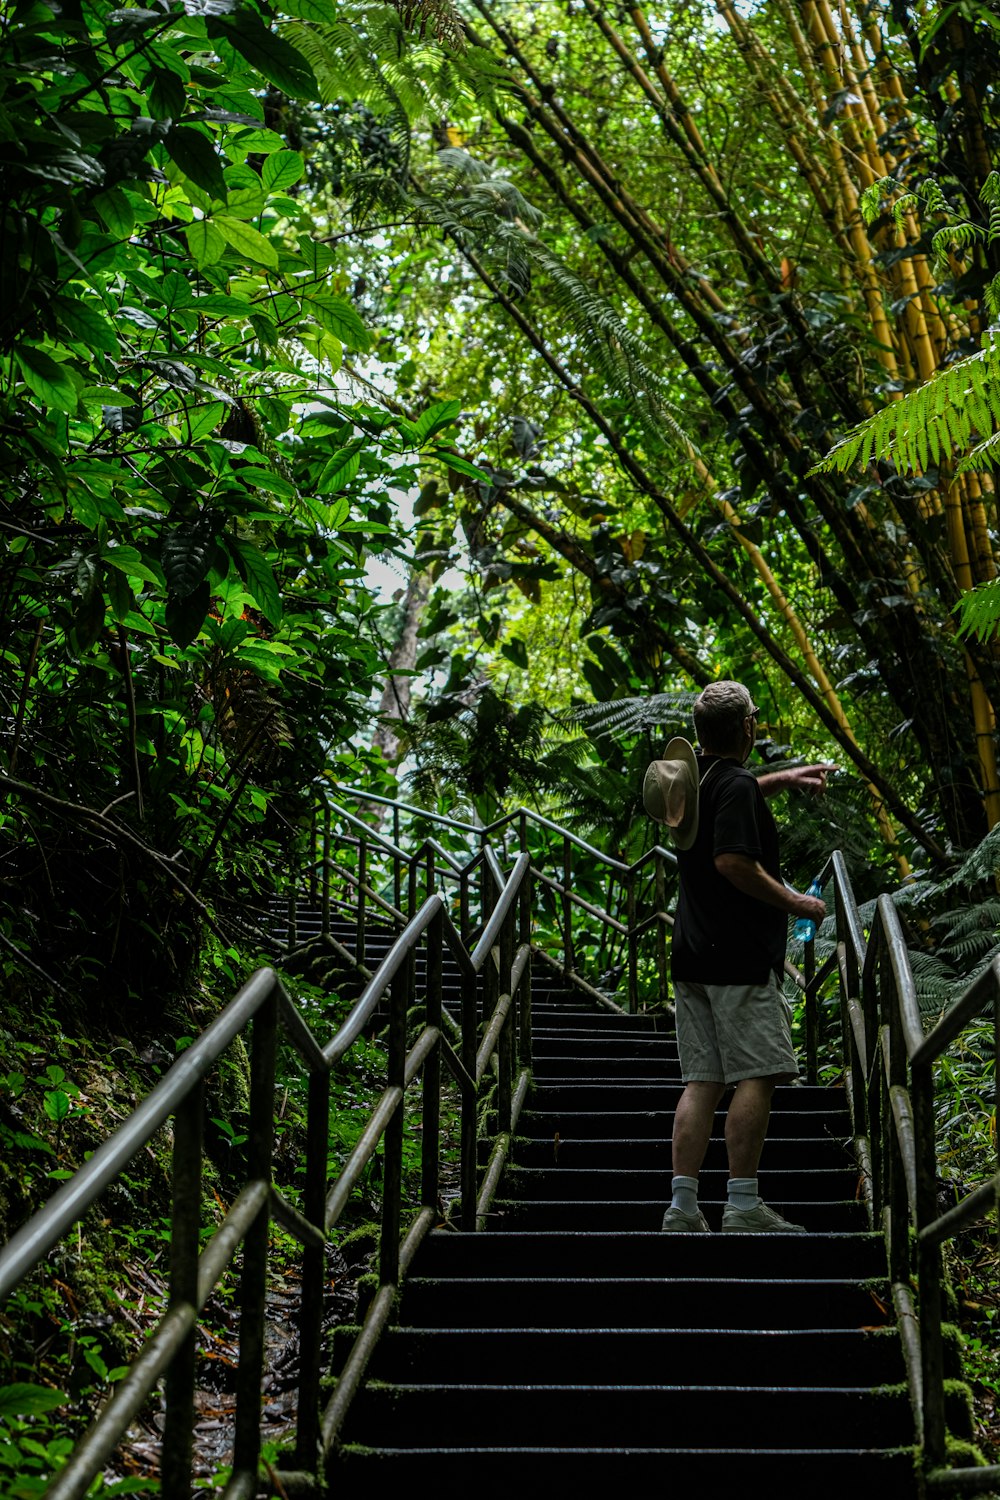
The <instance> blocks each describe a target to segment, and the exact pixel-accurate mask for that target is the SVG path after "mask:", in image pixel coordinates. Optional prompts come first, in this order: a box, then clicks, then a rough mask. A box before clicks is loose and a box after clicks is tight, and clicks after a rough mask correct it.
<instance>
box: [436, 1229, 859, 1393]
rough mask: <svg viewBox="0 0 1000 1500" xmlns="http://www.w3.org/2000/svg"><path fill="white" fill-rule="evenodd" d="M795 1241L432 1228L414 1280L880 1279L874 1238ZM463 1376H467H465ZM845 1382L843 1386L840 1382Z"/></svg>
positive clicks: (770, 1237) (777, 1237) (780, 1237)
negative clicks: (514, 1270) (515, 1275)
mask: <svg viewBox="0 0 1000 1500" xmlns="http://www.w3.org/2000/svg"><path fill="white" fill-rule="evenodd" d="M807 1246H808V1248H805V1247H804V1245H803V1241H802V1237H801V1236H798V1235H787V1234H786V1235H770V1234H748V1235H728V1234H725V1235H724V1234H698V1235H691V1234H662V1233H660V1232H658V1231H652V1232H649V1233H645V1234H643V1233H637V1232H632V1233H627V1232H620V1231H611V1232H607V1231H606V1232H604V1233H601V1232H599V1231H595V1232H592V1233H589V1234H587V1233H572V1232H566V1233H558V1232H551V1231H550V1232H549V1233H544V1232H540V1233H517V1232H513V1233H511V1232H508V1233H499V1232H493V1233H490V1232H488V1231H487V1232H481V1233H479V1234H460V1233H456V1232H455V1231H453V1230H445V1229H442V1230H434V1231H433V1232H432V1233H431V1234H429V1235H428V1236H427V1238H426V1239H425V1240H424V1242H423V1244H422V1245H421V1247H420V1249H419V1250H418V1252H417V1256H416V1259H415V1260H414V1263H413V1266H412V1273H413V1275H415V1276H423V1277H427V1278H444V1277H446V1276H461V1277H464V1278H465V1279H472V1278H474V1277H484V1278H490V1277H496V1276H504V1275H510V1273H511V1270H512V1268H513V1267H517V1271H518V1274H521V1273H523V1274H524V1275H526V1276H530V1277H545V1276H562V1275H565V1276H571V1277H576V1278H579V1277H602V1276H615V1277H618V1278H620V1279H626V1278H629V1277H637V1278H639V1279H643V1278H647V1279H648V1278H651V1277H657V1276H660V1277H677V1276H681V1277H691V1276H698V1277H702V1278H711V1277H716V1276H718V1277H722V1278H732V1277H734V1276H748V1277H752V1278H754V1279H760V1278H767V1277H769V1276H774V1277H778V1278H784V1279H790V1278H792V1277H794V1276H797V1275H798V1274H799V1273H800V1272H801V1271H802V1270H803V1269H807V1270H808V1274H809V1275H810V1277H820V1278H823V1279H827V1278H830V1277H834V1278H836V1277H840V1278H852V1279H856V1280H859V1281H862V1280H869V1279H871V1280H877V1279H878V1278H879V1277H884V1275H885V1245H884V1243H883V1241H882V1238H881V1236H880V1235H875V1234H864V1233H859V1234H812V1235H810V1236H809V1239H808V1242H807ZM463 1373H464V1374H465V1373H467V1372H463ZM838 1383H843V1382H838Z"/></svg>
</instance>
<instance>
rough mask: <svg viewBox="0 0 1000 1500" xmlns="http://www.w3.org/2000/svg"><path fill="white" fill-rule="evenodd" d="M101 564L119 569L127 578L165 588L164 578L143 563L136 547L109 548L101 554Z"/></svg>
mask: <svg viewBox="0 0 1000 1500" xmlns="http://www.w3.org/2000/svg"><path fill="white" fill-rule="evenodd" d="M101 562H102V563H104V565H105V567H107V568H117V569H118V571H119V573H124V574H125V576H126V578H141V579H142V580H143V582H144V583H151V584H153V585H154V586H155V587H156V588H158V589H159V588H162V587H163V579H162V577H161V576H160V575H159V574H157V573H154V572H153V570H152V568H151V567H149V565H148V564H147V563H144V562H143V560H142V557H141V556H140V554H139V552H138V551H137V550H136V548H135V547H108V549H107V550H106V551H105V552H102V554H101Z"/></svg>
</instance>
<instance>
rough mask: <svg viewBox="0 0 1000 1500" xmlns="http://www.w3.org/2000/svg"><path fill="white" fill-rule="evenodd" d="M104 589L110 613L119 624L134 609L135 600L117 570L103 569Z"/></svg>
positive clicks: (124, 579) (125, 580)
mask: <svg viewBox="0 0 1000 1500" xmlns="http://www.w3.org/2000/svg"><path fill="white" fill-rule="evenodd" d="M104 587H105V590H106V592H107V596H108V603H109V604H110V605H111V613H112V614H113V615H114V617H115V619H116V620H117V621H118V622H119V623H121V621H122V620H124V619H125V617H126V615H129V614H131V612H132V610H134V609H135V598H134V596H133V594H132V590H131V589H130V588H129V586H128V581H127V579H126V578H125V577H124V575H123V574H121V573H120V572H119V571H118V569H117V568H108V569H105V573H104Z"/></svg>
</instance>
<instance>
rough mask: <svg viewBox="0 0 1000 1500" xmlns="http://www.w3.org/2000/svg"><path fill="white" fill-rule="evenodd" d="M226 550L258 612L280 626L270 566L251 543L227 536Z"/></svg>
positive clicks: (279, 608)
mask: <svg viewBox="0 0 1000 1500" xmlns="http://www.w3.org/2000/svg"><path fill="white" fill-rule="evenodd" d="M226 549H227V551H228V552H229V555H230V556H231V557H232V559H233V562H234V563H235V564H236V569H237V572H238V573H239V575H240V577H241V578H242V579H243V582H244V583H245V584H246V587H247V592H248V593H249V594H250V595H251V596H252V597H253V599H254V600H255V602H256V603H257V604H258V605H259V606H260V612H261V614H262V615H263V616H264V618H265V620H267V621H268V623H269V624H271V625H280V624H281V614H282V611H281V595H280V594H279V592H278V584H277V581H276V579H275V576H274V573H273V572H272V570H271V565H270V563H269V562H268V561H267V558H266V557H264V555H263V553H262V552H260V551H259V550H258V548H256V547H255V546H254V545H253V543H252V542H247V541H244V540H243V539H242V538H241V537H234V536H227V537H226Z"/></svg>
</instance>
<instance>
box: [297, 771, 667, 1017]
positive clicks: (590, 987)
mask: <svg viewBox="0 0 1000 1500" xmlns="http://www.w3.org/2000/svg"><path fill="white" fill-rule="evenodd" d="M335 796H336V798H339V799H341V801H340V802H338V801H336V800H335ZM343 800H353V801H354V802H356V803H357V804H359V805H361V806H370V807H376V808H379V809H381V810H384V811H385V812H386V813H388V814H390V815H391V818H392V829H393V834H392V838H389V837H388V836H387V835H386V834H385V833H383V832H382V831H381V829H375V828H372V827H371V826H370V825H368V824H366V823H365V821H364V819H363V818H362V817H360V816H359V815H358V814H357V813H352V812H350V811H349V810H348V809H347V808H345V807H344V806H342V805H341V803H342V801H343ZM407 822H409V823H410V824H411V826H412V827H413V828H415V829H416V830H417V831H418V832H420V831H422V829H423V826H424V825H430V826H433V827H436V828H438V829H439V830H441V832H442V836H443V837H449V836H450V840H451V843H450V847H449V846H446V845H445V844H443V843H442V842H440V841H439V840H437V839H435V838H431V837H424V838H423V840H422V842H421V843H420V844H419V846H418V847H417V848H416V849H414V850H413V851H412V852H410V853H407V852H406V851H404V850H403V849H402V848H401V847H400V844H399V840H400V830H401V828H402V827H404V826H405V825H406V824H407ZM497 842H499V843H500V847H501V854H503V852H504V850H505V849H506V852H507V857H508V858H509V857H510V854H511V853H512V852H513V850H517V851H519V852H522V853H523V852H525V851H528V852H529V853H530V854H531V856H532V876H533V879H534V881H535V886H536V890H537V891H538V893H539V900H538V907H539V909H540V910H541V911H543V912H548V913H549V914H550V916H551V918H552V920H553V924H554V926H555V928H556V929H557V930H558V932H559V946H560V947H561V950H562V964H561V966H560V973H561V974H562V976H563V977H564V978H565V979H566V980H567V981H568V982H569V983H570V984H573V985H575V986H577V987H578V988H580V989H583V990H585V991H587V992H588V993H589V994H590V995H591V997H594V996H596V997H597V998H598V999H599V1001H600V1002H601V1003H602V1004H607V1003H608V997H607V995H606V994H605V993H604V992H603V990H599V989H598V988H597V987H596V980H597V979H598V978H599V977H600V975H601V974H602V973H609V974H615V975H620V977H621V979H622V980H623V981H624V989H625V1002H626V1003H625V1006H624V1007H617V1006H616V1008H624V1009H627V1010H630V1011H636V1010H638V1009H639V1005H640V1003H641V1000H642V998H643V997H642V990H643V983H642V981H643V977H644V974H645V975H648V981H647V985H646V988H647V989H648V991H650V992H651V993H655V994H656V996H657V997H662V996H664V995H665V994H666V992H667V953H668V945H667V933H668V931H669V928H670V925H671V923H672V921H673V917H672V916H671V915H670V912H669V911H668V909H667V908H668V887H669V885H670V883H671V880H672V877H673V875H674V872H675V870H676V865H677V856H676V855H675V854H674V853H673V851H672V850H670V849H665V848H663V847H662V846H660V845H655V846H654V847H652V848H650V849H648V850H646V852H645V853H644V854H643V855H641V856H640V858H639V859H638V860H636V861H634V862H633V863H632V864H627V863H625V862H624V861H622V860H620V859H615V858H614V857H613V856H611V855H609V854H607V853H605V852H604V851H603V850H600V849H597V848H595V847H594V845H592V844H589V843H588V842H587V841H586V840H585V839H582V838H580V837H579V835H578V834H575V833H572V832H570V831H569V830H568V829H566V828H563V827H562V826H561V825H560V824H558V823H555V822H553V821H552V819H550V818H546V817H545V816H543V815H542V814H541V813H538V812H535V811H533V810H532V809H531V808H526V807H519V808H516V809H515V810H514V811H512V812H510V813H505V814H504V815H503V817H500V818H497V819H496V820H495V821H494V822H492V823H490V824H488V825H486V826H478V825H476V824H472V823H466V822H463V821H461V820H460V819H456V818H449V817H446V816H445V815H443V814H441V813H429V812H424V811H422V810H421V809H418V808H413V807H411V806H409V805H408V804H405V803H402V802H399V801H394V800H393V799H391V798H389V797H382V796H378V795H374V794H373V793H371V792H368V791H366V790H364V789H362V788H358V787H345V786H338V787H336V788H335V789H333V790H330V789H328V788H327V787H325V786H318V787H317V801H316V811H315V816H314V821H313V826H312V831H311V838H310V848H309V852H308V854H307V856H306V858H305V860H304V861H303V862H302V863H301V864H300V866H299V875H298V880H297V881H292V882H291V884H292V888H293V889H294V888H295V887H296V885H298V886H300V887H301V886H303V884H304V883H305V882H306V881H308V886H309V891H310V896H311V899H312V901H313V902H314V904H315V905H317V906H318V907H319V909H320V911H321V920H322V926H321V933H322V935H323V936H324V937H326V938H327V939H328V940H329V938H330V935H331V921H332V916H333V914H334V913H335V912H336V911H337V910H338V909H340V910H341V911H343V912H348V911H350V912H351V913H352V914H353V918H352V919H353V922H354V926H355V934H354V953H353V955H351V956H352V957H353V958H354V959H355V961H356V962H360V963H362V964H363V963H364V961H365V952H366V940H367V932H368V922H369V917H370V914H371V912H372V910H373V909H374V910H375V911H376V912H377V913H378V914H379V915H381V917H382V918H383V919H385V920H388V921H389V922H395V923H397V924H400V923H402V922H403V921H405V920H406V917H407V915H408V914H411V913H412V910H413V908H414V902H415V900H416V892H417V891H418V889H419V888H420V887H421V886H422V888H423V890H424V892H425V894H427V893H429V892H430V891H431V890H433V889H438V890H441V891H448V890H449V889H452V890H453V896H454V900H455V902H456V903H457V906H458V914H457V916H458V922H459V926H460V928H461V930H462V932H463V935H466V936H467V935H468V932H469V930H470V927H469V922H470V917H469V913H470V910H471V904H472V901H471V896H470V888H469V882H470V877H471V875H472V874H473V872H474V870H475V861H474V860H470V859H469V858H468V851H471V849H473V848H476V847H485V846H486V845H487V844H493V843H497ZM345 849H349V850H351V851H352V855H353V858H352V862H351V863H350V864H348V865H345V863H344V862H343V861H342V860H341V859H338V850H339V851H344V850H345ZM459 851H465V858H466V863H464V864H463V863H461V862H460V860H459V858H458V852H459ZM375 872H378V873H377V875H376V873H375ZM338 881H339V882H340V883H341V888H342V892H343V893H342V894H341V895H340V896H339V897H338V894H337V890H336V883H337V882H338ZM602 881H606V882H607V887H608V894H607V896H606V898H605V900H604V903H603V905H602V904H600V901H599V900H598V899H596V898H597V894H598V891H599V889H600V886H601V883H602ZM578 886H582V887H583V889H585V890H587V891H588V892H589V893H590V894H589V895H583V894H582V893H581V890H580V889H578V888H577V887H578ZM289 929H290V936H291V938H292V940H293V941H294V937H295V935H296V933H295V922H294V918H293V919H290V922H289ZM542 956H543V957H545V958H549V957H550V955H548V954H543V955H542ZM585 971H586V972H589V973H590V974H591V976H592V979H591V980H588V979H587V978H586V972H585Z"/></svg>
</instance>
